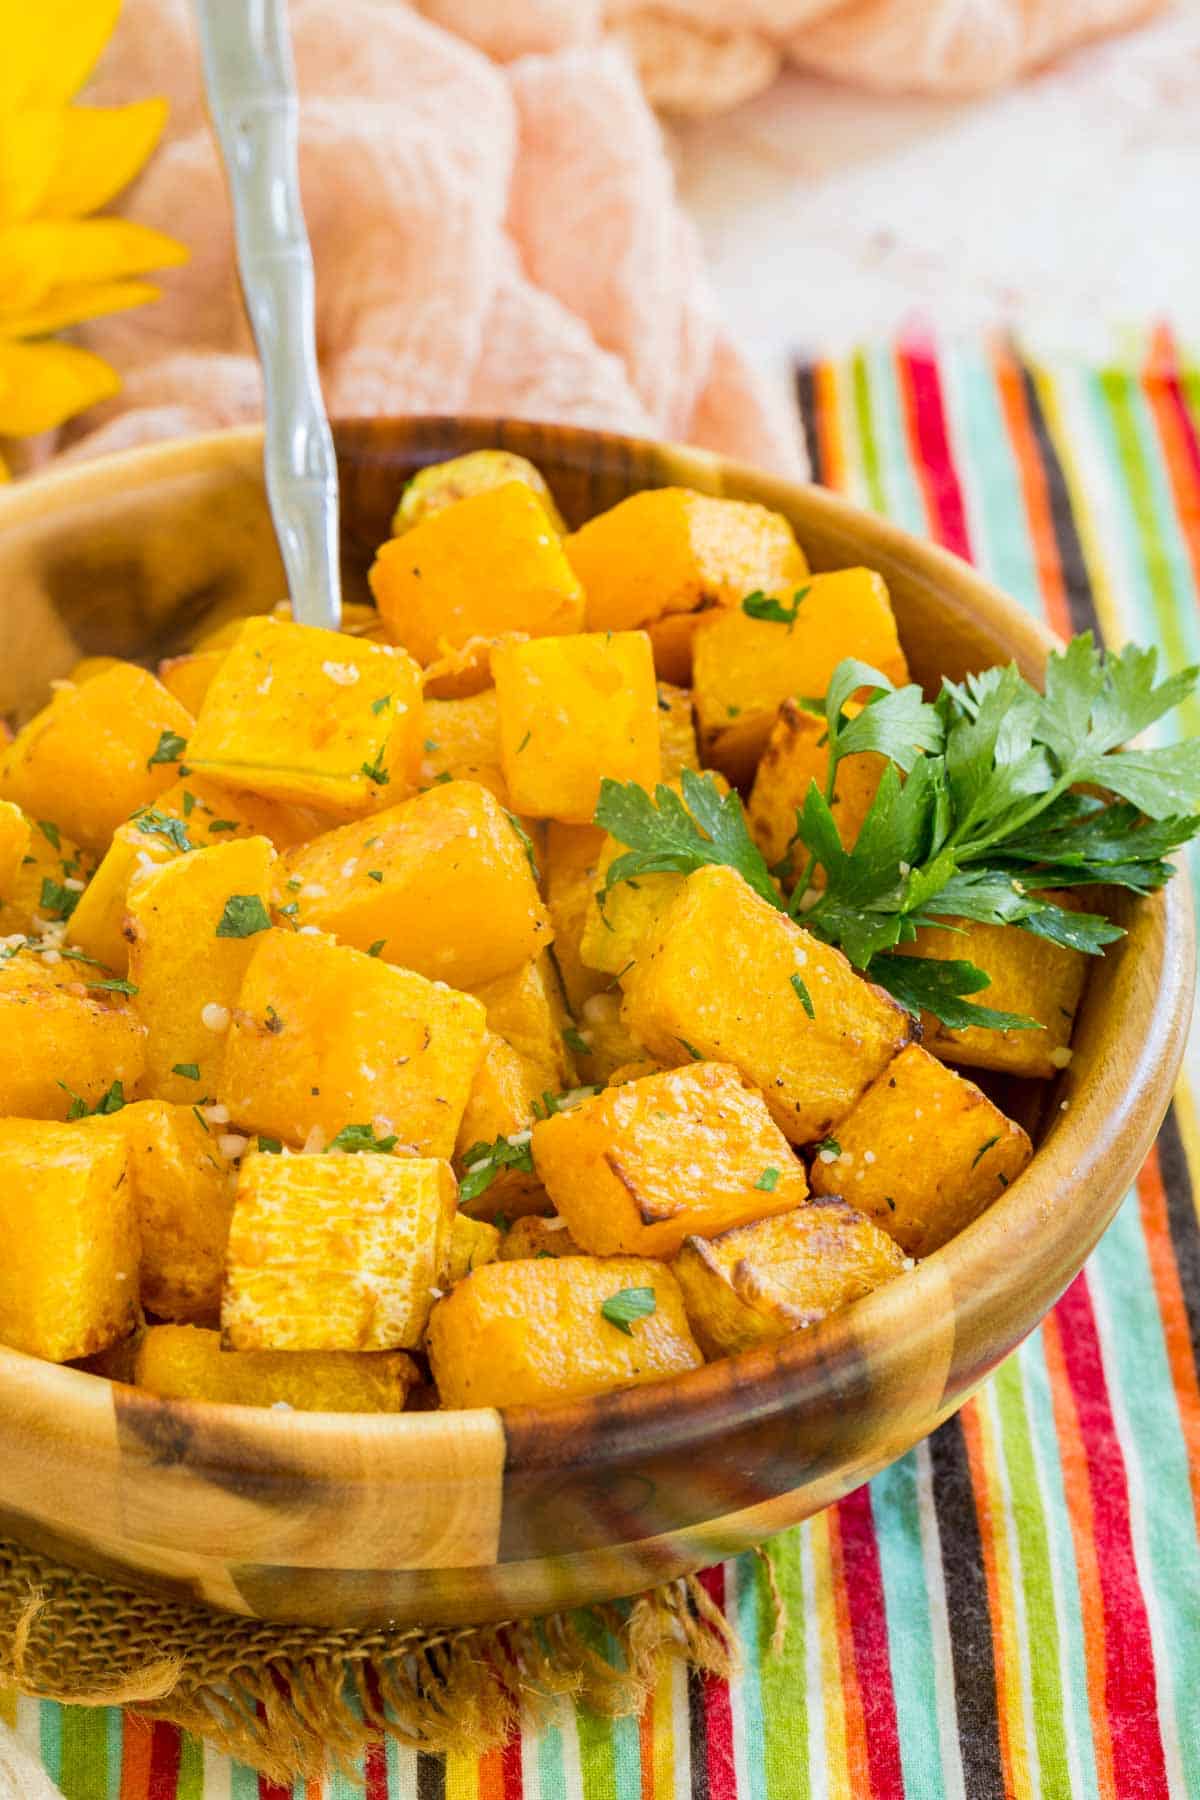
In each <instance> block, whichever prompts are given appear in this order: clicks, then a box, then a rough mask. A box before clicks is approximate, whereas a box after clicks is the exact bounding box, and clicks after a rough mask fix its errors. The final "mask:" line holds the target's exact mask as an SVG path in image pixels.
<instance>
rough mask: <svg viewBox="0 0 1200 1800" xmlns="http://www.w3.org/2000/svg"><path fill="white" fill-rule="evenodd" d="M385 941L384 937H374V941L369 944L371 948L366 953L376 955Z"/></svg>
mask: <svg viewBox="0 0 1200 1800" xmlns="http://www.w3.org/2000/svg"><path fill="white" fill-rule="evenodd" d="M386 943H387V939H386V938H376V939H375V942H374V943H373V944H372V945H371V948H370V949H369V950H368V951H367V955H368V956H378V955H379V954H380V952H381V951H382V949H383V946H384V945H385V944H386Z"/></svg>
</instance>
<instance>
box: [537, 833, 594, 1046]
mask: <svg viewBox="0 0 1200 1800" xmlns="http://www.w3.org/2000/svg"><path fill="white" fill-rule="evenodd" d="M607 837H608V833H607V832H605V831H602V830H601V829H600V827H599V826H598V825H560V824H559V822H558V821H557V820H556V819H552V820H551V821H550V824H549V825H548V827H547V829H546V847H545V852H544V854H543V856H542V891H543V893H544V894H545V896H546V905H547V907H548V908H549V912H550V923H551V925H552V926H553V928H554V949H553V956H554V960H555V963H556V964H557V966H558V972H559V975H560V976H561V978H562V984H563V988H564V990H565V993H566V997H567V1005H568V1006H569V1007H570V1009H571V1011H572V1013H574V1015H575V1017H576V1018H578V1017H579V1016H580V1012H581V1010H582V1007H583V1003H584V1001H585V1000H587V999H589V998H590V996H591V995H592V994H598V993H599V992H600V990H601V989H602V988H606V987H608V986H609V985H610V978H609V977H608V976H607V975H604V974H602V973H601V972H600V971H598V970H596V969H590V968H589V967H588V966H587V964H586V963H585V962H584V960H583V957H582V955H581V954H580V949H581V945H582V942H583V929H584V925H585V924H586V922H587V916H588V912H589V909H590V908H591V905H592V896H593V894H594V892H595V889H596V883H597V875H598V871H599V868H600V853H601V851H602V850H603V849H604V845H605V842H606V840H607Z"/></svg>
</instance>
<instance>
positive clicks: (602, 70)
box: [60, 0, 802, 472]
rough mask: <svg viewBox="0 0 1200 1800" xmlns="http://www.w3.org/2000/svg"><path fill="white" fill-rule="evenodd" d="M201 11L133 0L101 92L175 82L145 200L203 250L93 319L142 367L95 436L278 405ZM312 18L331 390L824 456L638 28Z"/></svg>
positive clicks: (172, 429)
mask: <svg viewBox="0 0 1200 1800" xmlns="http://www.w3.org/2000/svg"><path fill="white" fill-rule="evenodd" d="M502 10H508V9H507V8H506V9H502ZM511 10H512V12H513V14H514V15H515V14H516V13H518V12H519V11H520V5H519V4H515V5H514V6H513V7H512V9H511ZM189 14H190V6H189V3H188V0H126V4H125V7H124V10H123V12H122V16H121V21H120V25H119V27H118V30H117V34H116V37H115V38H114V40H113V43H112V45H111V47H110V50H109V52H108V54H107V56H106V58H105V61H104V63H103V65H102V66H101V69H100V71H99V74H98V76H97V79H96V80H95V82H94V83H93V85H92V88H91V90H90V97H91V98H92V99H94V100H96V101H98V102H103V103H113V102H117V101H121V100H125V99H128V98H131V97H132V96H134V95H143V94H147V93H154V92H164V91H165V92H166V93H167V95H168V98H169V100H170V103H171V115H170V124H169V127H168V132H167V136H166V138H165V140H164V143H163V145H162V147H161V148H160V150H159V152H158V153H157V155H156V156H155V158H154V160H153V161H152V163H151V164H150V166H149V168H148V170H147V171H146V173H145V175H144V176H143V177H142V179H141V180H140V182H139V183H138V185H137V187H136V189H135V190H133V192H132V194H131V196H130V198H129V201H128V211H129V212H130V213H131V214H132V215H133V216H135V217H137V218H139V219H143V220H146V221H148V222H151V223H157V224H159V225H161V226H163V227H165V228H167V229H169V230H170V231H171V232H173V233H174V234H175V235H176V236H177V237H180V238H182V239H184V241H185V242H186V243H187V244H188V245H189V246H190V247H191V250H192V260H191V262H190V264H189V265H188V266H187V267H186V268H183V269H180V270H177V271H172V272H171V273H169V274H168V275H167V276H166V277H165V278H164V280H163V284H162V285H163V298H162V299H161V301H159V302H158V303H157V304H155V305H154V306H151V307H145V308H142V309H140V310H139V311H137V312H136V313H133V314H129V315H117V316H114V317H112V318H109V319H103V320H99V321H96V322H94V323H93V324H91V325H90V326H89V327H88V328H87V329H86V331H85V332H83V333H82V334H81V336H82V339H83V341H84V342H86V343H88V344H90V345H91V346H92V347H93V348H95V349H97V350H99V351H100V352H101V353H102V354H104V355H105V356H107V357H108V358H109V359H110V360H111V361H112V362H113V363H114V364H115V365H116V367H117V368H118V369H120V370H121V372H122V374H123V376H124V383H125V385H124V390H123V392H122V393H121V394H120V395H119V396H118V397H117V398H116V399H115V400H114V401H113V402H111V403H109V404H108V405H107V406H106V407H105V408H103V409H97V410H96V411H94V412H92V413H90V414H88V415H87V418H86V420H85V421H84V422H83V425H82V428H81V432H80V434H79V435H80V438H81V441H79V439H77V441H76V443H75V444H74V447H73V449H72V451H71V453H72V454H73V455H81V454H83V455H91V454H96V453H98V452H100V451H105V450H114V449H120V448H125V447H127V446H129V445H132V444H135V443H141V442H144V441H146V440H148V439H152V438H159V437H164V436H170V435H175V434H178V433H181V432H194V431H203V430H207V429H211V428H213V427H216V426H222V425H229V424H233V423H235V422H238V421H241V420H246V419H251V418H254V417H256V416H257V415H258V412H259V410H260V387H259V376H258V367H257V363H256V360H255V357H254V355H253V348H252V344H251V341H250V338H249V333H248V328H247V326H246V323H245V320H244V317H243V313H242V307H241V302H240V298H239V294H238V287H237V280H236V276H235V272H234V253H233V240H232V225H231V219H230V213H229V207H228V203H227V200H226V195H225V189H224V185H223V182H222V177H221V174H220V171H219V168H218V163H217V158H216V152H215V148H214V145H213V142H212V140H211V138H210V135H209V132H208V128H207V125H206V122H205V117H204V111H203V105H202V100H201V93H200V83H199V74H198V58H197V51H196V46H195V42H194V38H193V33H192V28H191V23H190V16H189ZM290 16H291V23H292V34H293V42H294V46H295V55H296V64H297V71H298V78H299V83H300V88H301V93H302V102H303V103H302V128H301V178H302V184H303V190H304V203H305V209H306V213H307V217H308V226H309V231H310V234H311V236H312V240H313V249H314V255H315V260H316V266H317V289H318V320H317V330H318V347H319V353H320V357H321V365H322V377H323V383H324V390H325V398H326V402H327V405H328V407H329V409H330V411H331V412H332V413H334V414H341V415H343V416H345V415H352V414H369V413H383V412H467V413H508V414H515V415H519V416H524V417H531V418H533V417H541V418H549V419H556V420H567V421H573V422H575V423H579V424H584V425H598V426H605V427H609V428H612V429H615V430H620V431H630V432H642V433H648V434H652V435H657V436H667V437H675V438H686V439H688V440H690V441H691V442H693V443H698V444H701V445H705V446H708V447H710V448H713V449H716V450H719V451H722V452H725V453H726V454H730V455H734V456H738V457H744V458H747V459H750V460H753V461H755V462H758V463H761V464H767V465H771V466H774V467H775V468H777V469H780V470H782V471H785V472H794V471H796V470H797V469H798V468H799V467H800V465H801V460H802V452H801V450H800V448H799V445H798V442H797V434H796V431H795V429H794V427H791V426H789V424H788V422H787V421H785V420H782V419H779V418H776V417H775V416H774V415H773V413H772V411H771V408H770V406H769V404H768V402H767V401H766V400H765V399H764V398H763V396H762V395H761V393H760V392H759V390H758V388H757V386H756V384H755V382H754V380H753V379H752V378H751V376H750V375H749V373H748V371H747V369H746V366H745V365H744V364H743V362H742V360H741V358H740V357H739V356H738V354H737V353H736V352H735V350H734V349H733V347H732V345H731V344H730V343H729V341H728V340H727V338H726V337H725V336H724V334H723V333H722V331H721V329H720V326H719V324H718V321H717V318H716V315H715V312H714V310H713V307H712V304H711V301H710V298H709V295H708V292H707V289H706V287H705V284H704V281H703V278H702V275H701V272H700V267H699V258H698V253H697V247H696V242H695V238H694V234H693V231H692V229H691V227H690V225H689V224H688V222H687V221H686V220H685V219H684V218H683V216H682V215H681V213H680V211H679V208H678V206H677V204H676V201H675V196H674V190H673V182H672V176H671V171H670V168H669V165H668V162H667V159H666V155H665V153H664V149H663V146H662V142H661V140H660V136H659V132H658V127H657V124H656V122H655V119H654V116H653V114H652V113H651V111H650V109H649V107H648V106H647V104H646V101H645V98H644V96H643V95H642V93H641V90H640V88H639V86H638V82H637V79H636V76H635V75H634V73H633V70H632V68H631V66H630V63H629V61H628V59H627V57H626V56H625V55H624V54H623V53H622V52H621V51H620V50H619V49H618V48H616V47H614V46H612V45H604V44H599V43H595V44H578V45H568V46H567V47H565V48H562V49H559V50H557V51H555V52H553V53H551V54H549V55H530V56H527V57H522V58H519V59H517V60H515V61H510V62H508V63H506V64H504V65H500V64H498V63H495V62H493V61H491V60H489V59H488V58H487V57H486V56H485V55H484V54H482V53H481V52H480V51H479V50H478V49H476V48H474V47H472V46H471V45H469V44H467V43H465V42H463V41H462V40H461V39H460V38H458V37H456V36H454V35H452V34H451V33H450V32H448V31H446V30H443V29H442V28H441V27H440V26H438V25H436V24H434V23H432V22H431V21H430V20H428V19H426V18H423V17H421V16H420V15H419V14H418V13H416V12H414V11H412V10H411V9H409V8H407V7H405V6H403V5H401V4H399V3H390V4H388V3H384V0H294V4H293V5H292V7H291V9H290ZM84 433H86V435H83V434H84ZM61 447H64V446H62V445H60V448H61Z"/></svg>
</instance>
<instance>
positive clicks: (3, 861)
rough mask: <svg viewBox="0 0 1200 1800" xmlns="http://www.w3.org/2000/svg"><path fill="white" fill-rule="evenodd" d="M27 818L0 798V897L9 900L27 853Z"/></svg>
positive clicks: (28, 832)
mask: <svg viewBox="0 0 1200 1800" xmlns="http://www.w3.org/2000/svg"><path fill="white" fill-rule="evenodd" d="M30 829H31V828H30V824H29V820H28V819H27V818H26V817H25V814H24V813H23V812H22V811H21V809H20V807H19V806H14V805H13V803H12V801H11V800H0V899H4V900H11V898H12V896H13V892H14V890H15V888H16V884H17V881H18V879H19V877H20V873H21V864H22V863H23V862H24V861H25V858H26V857H27V856H28V855H29V836H30Z"/></svg>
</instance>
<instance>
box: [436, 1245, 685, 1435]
mask: <svg viewBox="0 0 1200 1800" xmlns="http://www.w3.org/2000/svg"><path fill="white" fill-rule="evenodd" d="M631 1291H632V1292H633V1293H634V1294H635V1295H638V1296H639V1297H644V1298H643V1299H642V1303H641V1304H642V1306H644V1307H645V1308H646V1310H641V1308H640V1307H639V1306H638V1303H637V1302H636V1301H635V1302H634V1303H633V1306H632V1308H630V1306H629V1305H627V1304H626V1303H624V1302H622V1301H621V1299H620V1298H619V1296H622V1295H628V1294H629V1293H630V1292H631ZM605 1306H607V1307H608V1309H609V1316H607V1317H606V1316H605V1313H604V1311H603V1310H602V1309H603V1308H604V1307H605ZM651 1306H652V1307H653V1311H650V1310H648V1309H649V1307H651ZM630 1310H632V1311H633V1313H634V1316H633V1317H631V1318H627V1319H625V1324H624V1326H622V1325H621V1324H615V1323H613V1319H612V1315H613V1313H614V1312H615V1313H616V1315H617V1317H618V1318H619V1319H620V1318H624V1317H625V1313H626V1312H627V1311H630ZM427 1348H428V1351H429V1362H430V1366H431V1368H432V1370H433V1378H434V1380H435V1381H436V1383H437V1388H438V1393H439V1394H440V1395H441V1399H442V1405H443V1406H445V1407H469V1406H537V1405H540V1404H541V1403H543V1402H545V1401H547V1400H580V1399H583V1398H585V1397H586V1396H587V1395H589V1394H604V1393H608V1392H609V1391H610V1390H611V1389H613V1388H621V1387H632V1386H634V1385H635V1384H637V1383H639V1382H643V1381H657V1380H658V1379H659V1377H660V1376H663V1375H676V1374H679V1373H680V1372H681V1371H682V1370H684V1369H694V1368H697V1367H699V1364H700V1361H701V1356H700V1352H699V1350H698V1349H697V1348H696V1345H695V1343H694V1341H693V1339H692V1334H691V1332H690V1331H689V1330H688V1325H687V1320H686V1318H685V1317H684V1311H683V1301H682V1298H681V1296H680V1293H679V1288H678V1286H677V1284H676V1281H675V1278H674V1276H673V1275H672V1274H671V1273H670V1271H669V1270H668V1269H665V1268H664V1267H663V1265H662V1264H661V1263H656V1262H643V1261H640V1260H639V1259H637V1258H635V1257H631V1256H627V1257H626V1256H622V1257H613V1258H611V1259H610V1260H608V1261H601V1260H600V1259H599V1258H597V1257H591V1256H562V1257H536V1256H535V1257H533V1258H532V1259H531V1260H529V1261H524V1262H505V1263H499V1262H494V1263H485V1264H484V1266H483V1268H481V1269H476V1270H475V1271H474V1273H473V1274H471V1275H468V1276H467V1279H466V1280H465V1281H460V1282H459V1283H458V1285H457V1287H456V1288H455V1289H454V1291H453V1293H452V1294H450V1295H448V1296H447V1298H446V1299H445V1300H439V1301H438V1303H437V1305H436V1306H435V1307H434V1309H433V1312H432V1314H431V1316H430V1320H429V1335H428V1340H427Z"/></svg>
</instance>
